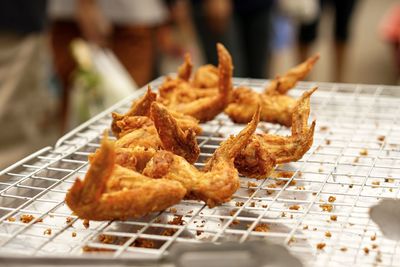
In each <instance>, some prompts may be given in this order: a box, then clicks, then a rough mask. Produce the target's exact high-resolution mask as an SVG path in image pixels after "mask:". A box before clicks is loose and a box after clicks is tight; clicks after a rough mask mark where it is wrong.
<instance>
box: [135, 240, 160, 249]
mask: <svg viewBox="0 0 400 267" xmlns="http://www.w3.org/2000/svg"><path fill="white" fill-rule="evenodd" d="M130 246H131V247H137V248H154V247H155V244H154V241H153V240H149V239H144V238H138V239H136V240H135V241H134V242H133V243H132V245H130Z"/></svg>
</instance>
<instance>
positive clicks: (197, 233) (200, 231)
mask: <svg viewBox="0 0 400 267" xmlns="http://www.w3.org/2000/svg"><path fill="white" fill-rule="evenodd" d="M202 233H204V231H202V230H197V231H196V235H197V236H199V235H201V234H202Z"/></svg>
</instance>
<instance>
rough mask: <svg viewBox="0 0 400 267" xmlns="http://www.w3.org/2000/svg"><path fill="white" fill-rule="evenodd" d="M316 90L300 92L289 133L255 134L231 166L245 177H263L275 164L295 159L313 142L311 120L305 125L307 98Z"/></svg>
mask: <svg viewBox="0 0 400 267" xmlns="http://www.w3.org/2000/svg"><path fill="white" fill-rule="evenodd" d="M315 90H317V88H316V87H315V88H312V89H310V90H308V91H306V92H304V93H303V95H302V96H301V97H300V99H299V101H298V102H297V104H296V106H295V108H294V111H293V115H292V116H293V125H292V134H291V136H278V135H270V134H255V135H253V136H252V138H251V141H250V143H249V144H248V145H247V146H246V147H245V148H244V149H243V150H242V151H241V153H240V154H239V155H238V156H237V157H236V158H235V167H236V168H237V169H238V171H239V172H240V173H241V174H243V175H246V176H248V177H253V178H265V177H267V176H268V175H269V174H270V173H271V171H272V170H273V168H274V167H275V165H276V164H280V163H286V162H291V161H296V160H299V159H301V158H302V157H303V155H304V154H305V153H306V152H307V151H308V150H309V149H310V147H311V146H312V144H313V136H314V128H315V121H313V122H312V124H311V126H310V127H309V126H308V124H307V121H308V117H309V114H310V97H311V95H312V94H313V93H314V92H315Z"/></svg>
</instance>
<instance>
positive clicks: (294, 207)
mask: <svg viewBox="0 0 400 267" xmlns="http://www.w3.org/2000/svg"><path fill="white" fill-rule="evenodd" d="M289 209H290V210H299V209H300V206H299V205H291V206H290V207H289Z"/></svg>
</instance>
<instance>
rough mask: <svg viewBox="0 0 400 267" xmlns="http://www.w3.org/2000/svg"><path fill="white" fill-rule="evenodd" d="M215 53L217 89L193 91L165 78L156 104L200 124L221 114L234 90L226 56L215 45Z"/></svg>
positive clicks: (229, 65)
mask: <svg viewBox="0 0 400 267" xmlns="http://www.w3.org/2000/svg"><path fill="white" fill-rule="evenodd" d="M217 52H218V60H219V65H218V85H217V88H205V89H202V88H195V87H193V86H192V85H191V84H190V83H189V82H186V81H184V80H182V79H180V78H177V79H172V78H167V79H166V81H165V82H164V83H163V84H162V85H161V86H160V88H159V90H160V99H159V101H160V102H161V103H163V104H164V105H165V106H167V107H168V108H169V109H172V110H175V111H177V112H180V113H183V114H186V115H190V116H192V117H195V118H196V119H198V120H200V121H201V122H206V121H209V120H211V119H213V118H214V117H215V116H217V115H218V114H219V113H221V111H223V110H224V108H225V107H226V106H227V104H228V102H229V99H230V95H231V92H232V88H233V87H232V73H233V65H232V58H231V56H230V54H229V52H228V51H227V50H226V48H225V47H224V46H223V45H222V44H217ZM249 121H250V120H249Z"/></svg>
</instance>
